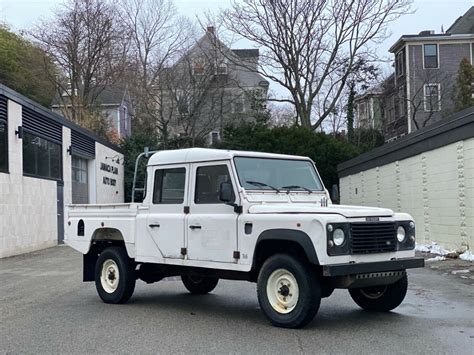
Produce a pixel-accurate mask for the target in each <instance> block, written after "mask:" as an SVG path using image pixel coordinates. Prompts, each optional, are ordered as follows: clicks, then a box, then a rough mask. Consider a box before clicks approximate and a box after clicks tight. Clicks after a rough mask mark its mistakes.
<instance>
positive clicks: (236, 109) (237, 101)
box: [232, 95, 245, 113]
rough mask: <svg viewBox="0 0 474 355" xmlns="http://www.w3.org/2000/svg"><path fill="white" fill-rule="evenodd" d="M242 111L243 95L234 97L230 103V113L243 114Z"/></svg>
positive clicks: (243, 105)
mask: <svg viewBox="0 0 474 355" xmlns="http://www.w3.org/2000/svg"><path fill="white" fill-rule="evenodd" d="M244 111H245V104H244V95H239V96H235V97H234V100H233V102H232V113H243V112H244Z"/></svg>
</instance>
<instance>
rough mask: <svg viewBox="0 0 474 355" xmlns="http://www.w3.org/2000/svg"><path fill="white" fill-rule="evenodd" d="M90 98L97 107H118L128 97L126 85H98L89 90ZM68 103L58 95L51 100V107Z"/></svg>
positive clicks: (66, 98) (65, 97) (67, 98)
mask: <svg viewBox="0 0 474 355" xmlns="http://www.w3.org/2000/svg"><path fill="white" fill-rule="evenodd" d="M91 95H92V97H95V103H96V104H97V106H101V105H104V106H120V105H121V104H122V102H123V101H124V100H125V99H126V96H127V95H128V89H127V86H126V85H121V84H117V85H99V86H97V87H95V88H94V89H92V90H91ZM69 102H70V97H68V96H62V97H59V94H56V96H55V97H54V99H53V103H52V107H60V106H65V105H66V106H67V105H68V104H69Z"/></svg>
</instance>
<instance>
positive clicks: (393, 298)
mask: <svg viewBox="0 0 474 355" xmlns="http://www.w3.org/2000/svg"><path fill="white" fill-rule="evenodd" d="M407 289H408V279H407V276H406V275H405V276H404V277H403V278H401V279H400V280H398V281H397V282H395V283H393V284H391V285H383V286H371V287H364V288H351V289H349V294H350V295H351V297H352V299H353V300H354V302H355V303H357V304H358V305H359V307H361V308H363V309H365V310H367V311H375V312H388V311H391V310H392V309H395V308H397V307H398V306H399V305H400V304H401V303H402V302H403V300H404V298H405V296H406V294H407Z"/></svg>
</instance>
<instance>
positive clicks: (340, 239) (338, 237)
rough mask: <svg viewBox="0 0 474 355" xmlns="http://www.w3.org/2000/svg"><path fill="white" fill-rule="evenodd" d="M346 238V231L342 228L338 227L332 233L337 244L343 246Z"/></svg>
mask: <svg viewBox="0 0 474 355" xmlns="http://www.w3.org/2000/svg"><path fill="white" fill-rule="evenodd" d="M345 238H346V236H345V235H344V231H343V230H342V229H340V228H337V229H336V230H335V231H334V233H333V234H332V240H333V241H334V244H336V245H337V246H341V245H342V244H343V243H344V239H345Z"/></svg>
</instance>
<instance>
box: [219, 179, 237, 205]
mask: <svg viewBox="0 0 474 355" xmlns="http://www.w3.org/2000/svg"><path fill="white" fill-rule="evenodd" d="M219 200H221V201H222V202H226V203H229V202H233V200H234V189H233V188H232V184H231V183H230V182H223V183H221V186H220V187H219Z"/></svg>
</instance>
